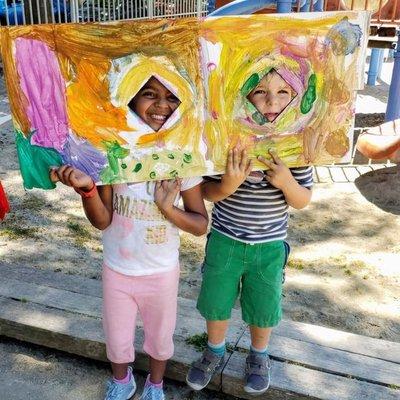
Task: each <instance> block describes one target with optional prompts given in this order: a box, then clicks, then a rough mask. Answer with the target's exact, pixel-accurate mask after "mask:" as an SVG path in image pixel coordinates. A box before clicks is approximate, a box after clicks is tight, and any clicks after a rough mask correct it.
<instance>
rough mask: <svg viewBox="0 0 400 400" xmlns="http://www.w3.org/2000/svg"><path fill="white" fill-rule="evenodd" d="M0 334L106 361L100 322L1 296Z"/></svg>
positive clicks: (95, 319) (96, 319)
mask: <svg viewBox="0 0 400 400" xmlns="http://www.w3.org/2000/svg"><path fill="white" fill-rule="evenodd" d="M0 334H1V335H4V336H8V337H13V338H15V339H18V340H23V341H26V342H29V343H34V344H38V345H41V346H46V347H50V348H53V349H58V350H62V351H66V352H68V353H72V354H77V355H79V356H83V357H89V358H93V359H95V360H100V361H106V360H107V358H106V352H105V346H104V336H103V328H102V323H101V320H100V319H98V318H91V317H86V316H84V315H79V314H73V313H69V312H66V311H61V310H56V309H51V308H46V307H44V306H41V305H37V304H32V303H22V302H20V301H16V300H11V299H7V298H4V297H0Z"/></svg>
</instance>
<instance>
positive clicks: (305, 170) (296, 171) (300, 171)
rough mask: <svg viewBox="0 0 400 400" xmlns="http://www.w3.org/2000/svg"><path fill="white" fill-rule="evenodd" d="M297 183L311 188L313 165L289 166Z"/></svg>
mask: <svg viewBox="0 0 400 400" xmlns="http://www.w3.org/2000/svg"><path fill="white" fill-rule="evenodd" d="M290 171H291V172H292V175H293V177H294V179H296V181H297V182H298V183H299V185H301V186H303V187H306V188H308V189H311V188H312V187H313V183H314V181H313V167H300V168H290Z"/></svg>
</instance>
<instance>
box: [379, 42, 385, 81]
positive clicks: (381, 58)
mask: <svg viewBox="0 0 400 400" xmlns="http://www.w3.org/2000/svg"><path fill="white" fill-rule="evenodd" d="M381 50H382V51H381V52H380V54H379V60H378V78H379V79H380V78H381V74H382V66H383V59H384V58H385V50H384V49H381Z"/></svg>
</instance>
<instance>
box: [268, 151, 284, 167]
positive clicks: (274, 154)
mask: <svg viewBox="0 0 400 400" xmlns="http://www.w3.org/2000/svg"><path fill="white" fill-rule="evenodd" d="M268 153H269V154H270V156H271V157H272V159H273V160H274V163H275V164H278V165H279V164H282V160H281V159H280V158H279V157H278V154H276V153H275V151H274V150H272V149H268Z"/></svg>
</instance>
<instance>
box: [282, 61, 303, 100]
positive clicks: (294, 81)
mask: <svg viewBox="0 0 400 400" xmlns="http://www.w3.org/2000/svg"><path fill="white" fill-rule="evenodd" d="M276 72H277V73H278V74H279V75H280V76H281V77H282V78H283V79H284V80H285V82H287V83H288V84H289V85H290V86H291V87H292V88H293V90H294V91H295V92H296V93H297V94H298V95H300V96H302V95H303V94H304V92H305V87H304V82H303V79H302V77H299V76H298V75H297V74H296V73H295V72H294V71H291V70H290V69H288V68H286V67H279V68H276Z"/></svg>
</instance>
